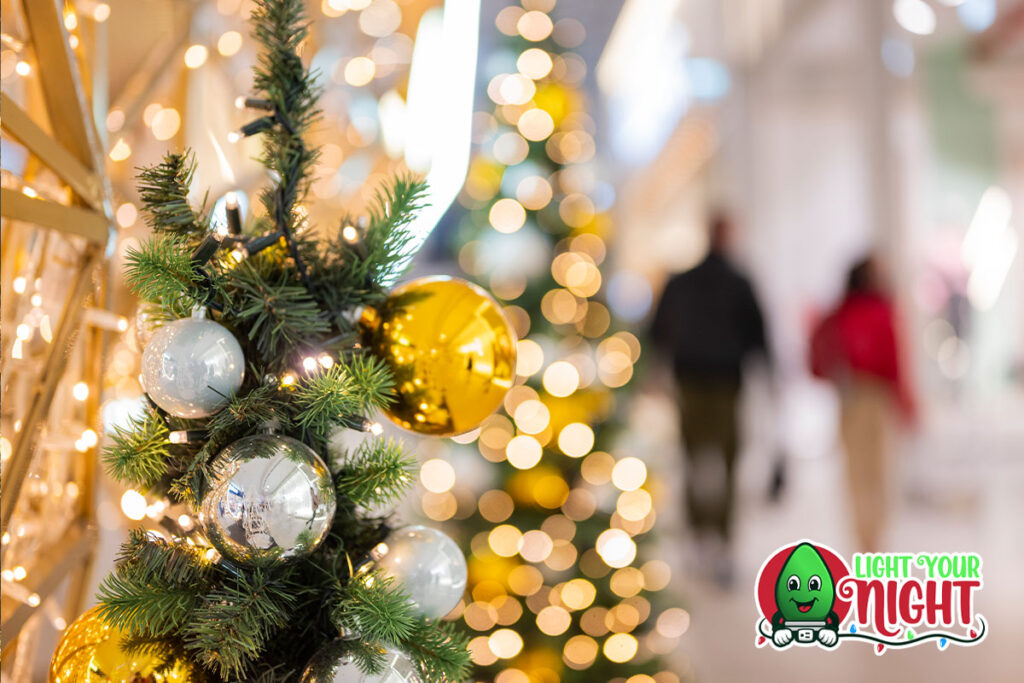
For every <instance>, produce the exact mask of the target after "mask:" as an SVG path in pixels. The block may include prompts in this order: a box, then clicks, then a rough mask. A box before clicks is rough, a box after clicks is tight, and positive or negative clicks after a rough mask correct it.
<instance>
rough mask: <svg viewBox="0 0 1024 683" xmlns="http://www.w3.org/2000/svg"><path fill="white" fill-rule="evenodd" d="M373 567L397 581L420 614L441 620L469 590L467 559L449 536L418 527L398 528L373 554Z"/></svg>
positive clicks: (371, 555)
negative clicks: (467, 585) (467, 586)
mask: <svg viewBox="0 0 1024 683" xmlns="http://www.w3.org/2000/svg"><path fill="white" fill-rule="evenodd" d="M370 558H371V559H372V561H373V564H372V568H376V569H379V570H381V572H382V573H383V574H384V575H385V576H390V577H393V578H394V579H395V581H397V582H398V583H399V584H400V585H401V586H402V589H403V590H404V591H405V592H406V593H407V594H408V595H409V597H410V598H412V601H413V604H414V606H415V607H416V609H417V611H419V613H420V614H421V615H422V616H424V617H427V618H428V619H439V618H441V617H443V616H444V615H446V614H448V613H449V612H451V611H452V610H453V609H455V606H456V605H458V604H459V600H461V599H462V594H463V593H464V592H465V591H466V558H465V557H464V556H463V555H462V551H461V550H459V546H458V545H457V544H456V543H455V541H453V540H452V539H451V538H449V537H448V536H447V535H445V534H443V533H442V532H440V531H438V530H437V529H432V528H430V527H427V526H422V525H419V524H416V525H413V526H406V527H402V528H401V529H395V530H394V531H392V532H391V533H390V534H388V536H387V538H385V539H384V541H383V542H382V543H378V544H377V545H376V546H375V547H374V548H373V550H371V551H370Z"/></svg>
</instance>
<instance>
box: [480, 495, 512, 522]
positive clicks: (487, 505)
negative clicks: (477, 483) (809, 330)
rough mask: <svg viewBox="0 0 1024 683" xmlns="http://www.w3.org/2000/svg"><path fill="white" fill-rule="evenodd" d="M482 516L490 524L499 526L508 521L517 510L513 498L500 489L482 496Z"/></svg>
mask: <svg viewBox="0 0 1024 683" xmlns="http://www.w3.org/2000/svg"><path fill="white" fill-rule="evenodd" d="M478 505H479V507H480V516H481V517H483V518H484V519H486V520H487V521H488V522H491V523H493V524H497V523H499V522H504V521H505V520H506V519H508V518H509V517H510V516H511V515H512V512H513V511H514V510H515V503H513V502H512V496H510V495H508V494H507V493H505V492H504V491H501V490H499V489H491V490H490V491H486V492H484V494H483V495H482V496H480V502H479V503H478Z"/></svg>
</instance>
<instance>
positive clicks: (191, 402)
mask: <svg viewBox="0 0 1024 683" xmlns="http://www.w3.org/2000/svg"><path fill="white" fill-rule="evenodd" d="M244 377H245V355H244V354H243V353H242V347H241V345H239V343H238V340H237V339H235V336H234V335H233V334H231V332H229V331H228V329H227V328H226V327H224V326H223V325H221V324H220V323H216V322H214V321H212V320H206V319H205V318H202V317H192V318H182V319H181V320H175V321H174V322H172V323H168V324H166V325H164V326H162V327H160V329H158V330H157V331H156V332H154V333H153V336H152V338H151V339H150V340H149V343H148V344H146V350H145V351H143V353H142V382H143V388H144V389H145V390H146V393H147V394H149V397H150V398H152V399H153V401H155V402H156V404H157V405H158V406H160V407H161V408H163V409H164V410H166V411H167V412H168V413H170V414H171V415H174V416H175V417H186V418H198V417H209V416H210V415H213V414H214V413H215V412H217V411H218V410H220V409H221V408H223V407H224V406H225V405H226V404H227V402H228V399H229V398H230V397H231V395H232V394H234V393H235V392H236V391H238V388H239V387H241V386H242V379H243V378H244Z"/></svg>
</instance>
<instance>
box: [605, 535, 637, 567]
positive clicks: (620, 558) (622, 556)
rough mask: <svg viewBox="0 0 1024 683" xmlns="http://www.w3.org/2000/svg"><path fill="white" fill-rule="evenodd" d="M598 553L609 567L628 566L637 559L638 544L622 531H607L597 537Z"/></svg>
mask: <svg viewBox="0 0 1024 683" xmlns="http://www.w3.org/2000/svg"><path fill="white" fill-rule="evenodd" d="M596 548H597V553H598V554H599V555H600V556H601V559H602V560H604V562H605V564H607V565H608V566H609V567H612V568H613V569H614V568H619V567H625V566H628V565H629V564H630V563H631V562H632V561H633V560H634V558H636V543H635V542H634V541H633V539H632V538H630V536H629V534H627V533H626V532H625V531H623V530H622V529H606V530H605V531H602V532H601V535H600V536H598V537H597V544H596Z"/></svg>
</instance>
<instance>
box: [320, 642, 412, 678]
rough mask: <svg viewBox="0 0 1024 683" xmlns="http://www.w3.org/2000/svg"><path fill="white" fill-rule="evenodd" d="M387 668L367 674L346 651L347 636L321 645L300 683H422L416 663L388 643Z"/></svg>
mask: <svg viewBox="0 0 1024 683" xmlns="http://www.w3.org/2000/svg"><path fill="white" fill-rule="evenodd" d="M383 650H384V662H385V663H384V670H383V671H381V672H380V673H377V674H367V673H363V671H362V670H361V669H360V668H359V665H358V664H356V662H355V660H354V659H353V658H352V657H350V656H348V655H347V654H346V651H347V646H346V643H345V641H343V640H334V641H331V642H330V643H328V644H327V645H325V646H324V647H322V648H320V651H319V652H317V653H316V654H315V655H313V658H312V659H310V660H309V665H308V666H307V667H306V670H305V671H304V672H302V678H301V679H300V683H421V679H420V676H419V673H418V672H417V670H416V664H414V663H413V661H412V660H411V659H409V657H408V656H406V655H405V654H404V653H402V652H401V651H400V650H397V649H395V648H391V647H384V648H383Z"/></svg>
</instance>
